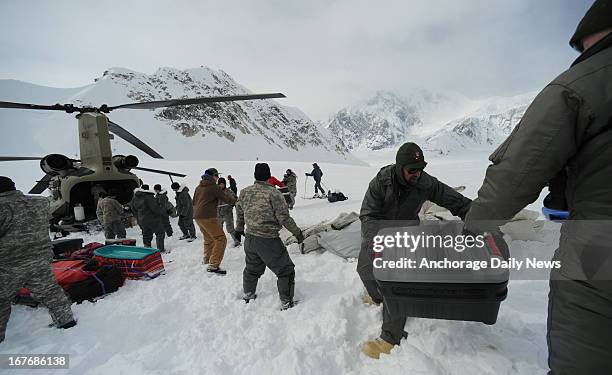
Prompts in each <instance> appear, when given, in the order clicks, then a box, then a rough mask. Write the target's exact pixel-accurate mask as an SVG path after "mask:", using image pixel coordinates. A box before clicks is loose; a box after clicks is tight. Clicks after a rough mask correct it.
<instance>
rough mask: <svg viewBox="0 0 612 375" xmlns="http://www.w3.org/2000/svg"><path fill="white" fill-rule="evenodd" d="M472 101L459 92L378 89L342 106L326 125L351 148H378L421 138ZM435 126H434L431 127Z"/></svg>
mask: <svg viewBox="0 0 612 375" xmlns="http://www.w3.org/2000/svg"><path fill="white" fill-rule="evenodd" d="M468 104H469V100H468V99H467V98H465V97H463V96H461V95H459V94H456V93H443V92H432V91H429V90H425V89H418V90H413V91H412V92H410V93H409V94H408V95H405V96H399V95H397V94H396V93H393V92H389V91H378V92H376V93H375V94H374V95H373V96H372V97H370V98H368V99H366V100H363V101H361V102H359V103H356V104H355V105H353V106H350V107H347V108H344V109H341V110H340V111H338V112H337V113H336V114H335V115H333V116H332V118H331V119H330V121H329V124H328V126H327V128H328V129H330V130H331V131H332V132H333V133H335V134H337V135H338V136H339V137H340V138H341V139H342V140H343V141H344V143H345V144H346V145H347V147H348V148H349V149H368V150H379V149H383V148H387V147H393V146H396V145H398V144H401V143H403V142H405V141H406V139H408V138H410V137H414V136H417V137H420V136H422V135H423V134H426V133H428V132H431V131H432V130H435V126H436V125H437V124H440V123H442V124H443V123H445V122H446V121H448V120H450V119H452V118H453V116H456V115H457V108H461V109H463V108H464V107H465V106H466V105H468ZM432 127H434V128H433V129H432Z"/></svg>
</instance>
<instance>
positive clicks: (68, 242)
mask: <svg viewBox="0 0 612 375" xmlns="http://www.w3.org/2000/svg"><path fill="white" fill-rule="evenodd" d="M51 248H52V249H53V257H54V258H56V259H63V258H69V257H70V254H72V253H73V252H75V251H77V250H80V249H81V248H83V239H82V238H63V239H61V240H54V241H51Z"/></svg>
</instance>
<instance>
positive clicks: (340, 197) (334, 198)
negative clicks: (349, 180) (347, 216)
mask: <svg viewBox="0 0 612 375" xmlns="http://www.w3.org/2000/svg"><path fill="white" fill-rule="evenodd" d="M347 199H348V197H347V196H346V195H344V194H342V192H340V191H337V192H333V193H331V192H330V193H328V194H327V201H328V202H329V203H334V202H340V201H345V200H347Z"/></svg>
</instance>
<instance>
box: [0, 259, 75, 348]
mask: <svg viewBox="0 0 612 375" xmlns="http://www.w3.org/2000/svg"><path fill="white" fill-rule="evenodd" d="M20 288H27V289H28V290H29V291H30V293H31V294H32V297H33V298H34V299H35V300H36V301H38V302H40V303H41V304H43V305H44V306H45V307H47V308H48V309H49V315H51V318H52V319H53V322H54V323H55V325H56V326H61V325H63V324H66V323H68V322H70V321H71V320H73V316H72V310H71V309H70V304H71V302H70V300H69V299H68V297H67V296H66V294H65V292H64V289H62V287H61V286H59V284H58V283H57V281H56V280H55V275H54V274H53V271H52V270H51V264H50V263H49V262H41V263H33V264H27V265H19V266H14V267H11V266H2V267H0V341H3V340H4V335H5V332H6V325H7V323H8V320H9V317H10V315H11V302H12V300H13V299H14V298H15V296H16V295H17V293H18V292H19V289H20Z"/></svg>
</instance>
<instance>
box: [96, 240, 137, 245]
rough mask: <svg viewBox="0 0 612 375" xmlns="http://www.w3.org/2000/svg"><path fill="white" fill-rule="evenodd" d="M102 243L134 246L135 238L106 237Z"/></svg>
mask: <svg viewBox="0 0 612 375" xmlns="http://www.w3.org/2000/svg"><path fill="white" fill-rule="evenodd" d="M104 245H106V246H108V245H123V246H136V240H135V239H134V238H114V239H107V240H105V241H104Z"/></svg>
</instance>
